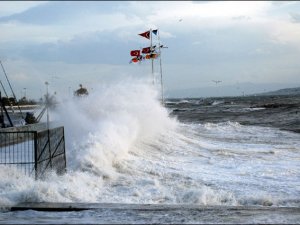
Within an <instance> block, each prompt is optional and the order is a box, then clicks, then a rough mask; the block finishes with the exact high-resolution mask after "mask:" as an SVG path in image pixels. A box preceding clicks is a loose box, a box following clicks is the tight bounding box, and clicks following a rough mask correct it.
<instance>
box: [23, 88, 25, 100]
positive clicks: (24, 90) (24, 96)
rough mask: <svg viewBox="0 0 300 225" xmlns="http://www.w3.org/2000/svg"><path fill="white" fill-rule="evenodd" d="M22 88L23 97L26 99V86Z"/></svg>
mask: <svg viewBox="0 0 300 225" xmlns="http://www.w3.org/2000/svg"><path fill="white" fill-rule="evenodd" d="M23 89H24V98H25V99H26V88H23Z"/></svg>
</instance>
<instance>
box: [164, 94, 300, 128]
mask: <svg viewBox="0 0 300 225" xmlns="http://www.w3.org/2000/svg"><path fill="white" fill-rule="evenodd" d="M167 107H168V108H170V109H172V115H175V116H177V118H178V119H179V120H180V121H182V122H191V123H195V122H199V123H205V122H212V123H216V122H226V121H231V122H238V123H240V124H242V125H257V126H267V127H276V128H280V129H282V130H289V131H294V132H297V133H300V96H248V97H226V98H205V99H172V100H168V101H167Z"/></svg>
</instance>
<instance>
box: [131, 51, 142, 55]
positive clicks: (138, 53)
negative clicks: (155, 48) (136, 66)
mask: <svg viewBox="0 0 300 225" xmlns="http://www.w3.org/2000/svg"><path fill="white" fill-rule="evenodd" d="M140 54H141V51H140V50H132V51H131V52H130V55H131V56H140Z"/></svg>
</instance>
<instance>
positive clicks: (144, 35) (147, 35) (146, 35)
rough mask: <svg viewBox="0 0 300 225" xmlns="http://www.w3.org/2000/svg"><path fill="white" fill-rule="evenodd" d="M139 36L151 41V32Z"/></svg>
mask: <svg viewBox="0 0 300 225" xmlns="http://www.w3.org/2000/svg"><path fill="white" fill-rule="evenodd" d="M139 35H141V36H142V37H145V38H147V39H150V31H146V32H144V33H141V34H139Z"/></svg>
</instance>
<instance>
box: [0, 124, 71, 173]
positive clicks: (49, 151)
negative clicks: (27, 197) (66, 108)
mask: <svg viewBox="0 0 300 225" xmlns="http://www.w3.org/2000/svg"><path fill="white" fill-rule="evenodd" d="M0 165H7V166H12V167H16V168H17V169H19V170H20V171H22V172H23V173H24V174H25V175H28V176H34V177H35V178H36V179H38V178H42V177H43V176H44V175H45V173H46V172H47V171H49V170H54V171H55V172H56V173H58V174H62V173H64V172H65V171H66V153H65V138H64V128H63V127H58V128H53V129H49V130H42V131H8V132H6V131H0Z"/></svg>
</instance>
